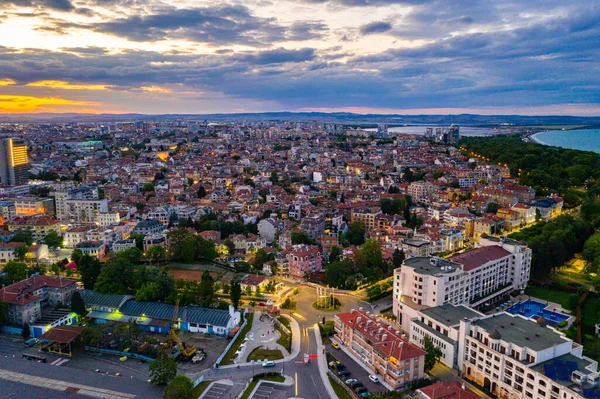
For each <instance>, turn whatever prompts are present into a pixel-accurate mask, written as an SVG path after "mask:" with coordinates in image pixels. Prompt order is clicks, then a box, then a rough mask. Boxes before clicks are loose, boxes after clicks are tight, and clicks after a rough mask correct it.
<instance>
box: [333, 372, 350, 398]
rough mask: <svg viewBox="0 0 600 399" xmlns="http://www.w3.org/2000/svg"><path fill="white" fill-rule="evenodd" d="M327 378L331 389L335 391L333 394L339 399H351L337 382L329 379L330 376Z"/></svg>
mask: <svg viewBox="0 0 600 399" xmlns="http://www.w3.org/2000/svg"><path fill="white" fill-rule="evenodd" d="M327 378H329V382H331V387H332V388H333V390H334V391H335V394H336V395H337V397H338V398H339V399H353V398H352V396H350V394H349V393H348V392H347V391H346V390H345V389H344V387H343V386H341V385H340V383H339V382H337V381H336V380H334V379H333V378H331V376H330V375H328V376H327Z"/></svg>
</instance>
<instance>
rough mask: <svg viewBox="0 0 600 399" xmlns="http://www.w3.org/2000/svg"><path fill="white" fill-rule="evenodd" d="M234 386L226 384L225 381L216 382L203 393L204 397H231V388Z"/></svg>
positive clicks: (206, 398)
mask: <svg viewBox="0 0 600 399" xmlns="http://www.w3.org/2000/svg"><path fill="white" fill-rule="evenodd" d="M231 388H232V385H230V384H225V383H223V382H219V381H217V382H215V383H214V384H212V385H211V387H210V388H209V389H208V390H207V391H205V392H204V394H203V395H202V399H221V398H224V397H227V398H229V397H230V396H231V395H229V390H230V389H231Z"/></svg>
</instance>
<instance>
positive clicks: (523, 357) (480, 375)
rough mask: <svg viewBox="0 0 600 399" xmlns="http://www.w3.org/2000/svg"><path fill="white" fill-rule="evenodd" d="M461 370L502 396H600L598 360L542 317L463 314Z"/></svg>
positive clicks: (555, 398)
mask: <svg viewBox="0 0 600 399" xmlns="http://www.w3.org/2000/svg"><path fill="white" fill-rule="evenodd" d="M459 342H460V344H459V351H458V355H457V358H458V370H459V371H460V372H461V374H462V375H463V377H464V378H466V379H468V380H471V381H473V382H475V383H476V384H478V385H480V386H483V387H484V388H485V389H487V390H488V391H490V392H492V393H493V394H494V395H496V396H497V397H498V398H500V399H521V398H530V399H583V398H597V397H600V390H599V389H598V383H599V381H600V374H599V373H598V363H597V361H595V360H592V359H590V358H587V357H585V356H583V346H581V345H579V344H577V343H575V342H573V341H572V340H570V339H569V338H567V337H566V336H565V334H563V333H561V332H558V331H557V330H555V329H554V328H552V327H548V326H547V321H546V320H545V319H544V318H543V317H542V318H539V319H537V320H536V321H533V320H530V319H525V318H524V317H521V316H513V315H510V314H508V313H500V314H495V315H491V316H487V317H482V318H475V319H463V320H461V321H460V327H459Z"/></svg>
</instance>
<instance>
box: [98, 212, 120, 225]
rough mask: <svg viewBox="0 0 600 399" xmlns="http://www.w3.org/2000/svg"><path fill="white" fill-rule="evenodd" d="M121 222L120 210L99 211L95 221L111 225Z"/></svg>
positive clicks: (99, 223)
mask: <svg viewBox="0 0 600 399" xmlns="http://www.w3.org/2000/svg"><path fill="white" fill-rule="evenodd" d="M120 222H121V213H120V212H99V213H98V214H97V221H96V223H97V224H98V225H99V226H111V225H113V224H118V223H120Z"/></svg>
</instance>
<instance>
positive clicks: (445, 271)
mask: <svg viewBox="0 0 600 399" xmlns="http://www.w3.org/2000/svg"><path fill="white" fill-rule="evenodd" d="M482 245H487V246H483V247H479V248H475V249H472V250H470V251H466V252H463V253H460V254H457V255H454V256H452V257H450V258H448V259H441V258H436V257H414V258H408V259H405V260H404V262H403V263H402V267H400V268H398V269H396V270H395V271H394V294H393V295H394V298H393V312H394V315H395V316H396V317H397V318H398V322H399V324H400V325H401V326H402V327H403V329H404V330H405V331H410V323H411V320H412V319H413V318H415V317H417V312H418V311H420V310H423V309H425V308H428V307H435V306H441V305H443V304H446V303H450V304H453V305H468V306H471V307H478V306H481V305H482V304H484V303H486V302H488V303H494V301H496V300H498V299H499V298H501V297H502V296H504V295H505V294H506V293H508V292H510V291H513V290H516V289H524V288H525V287H526V285H527V281H529V274H530V267H531V250H530V249H529V248H527V247H526V245H523V244H519V243H517V242H514V241H512V240H511V241H507V240H502V241H501V240H500V239H499V240H498V241H497V242H496V241H494V240H492V239H488V238H487V237H484V242H483V243H482Z"/></svg>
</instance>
